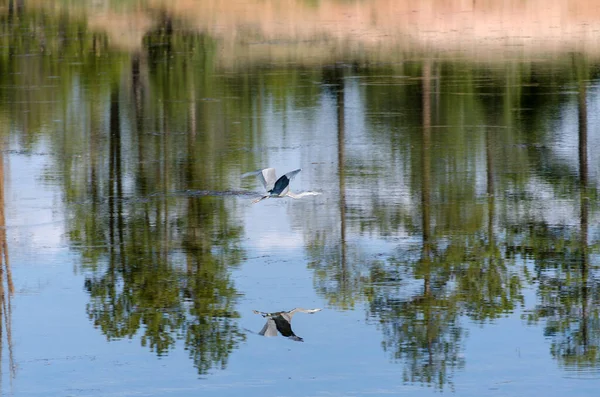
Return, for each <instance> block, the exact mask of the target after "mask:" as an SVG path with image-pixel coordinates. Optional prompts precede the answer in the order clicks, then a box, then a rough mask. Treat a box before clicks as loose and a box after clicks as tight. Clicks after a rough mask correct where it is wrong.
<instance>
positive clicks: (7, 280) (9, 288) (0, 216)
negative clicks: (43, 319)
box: [0, 143, 16, 390]
mask: <svg viewBox="0 0 600 397" xmlns="http://www.w3.org/2000/svg"><path fill="white" fill-rule="evenodd" d="M3 147H4V145H3V144H1V143H0V299H1V300H2V301H1V302H0V371H1V370H2V368H3V367H2V365H1V364H2V359H3V357H4V335H5V334H6V346H7V347H8V369H9V374H10V377H11V378H13V377H14V376H15V372H16V365H15V361H14V356H13V341H12V307H11V298H12V295H13V294H14V285H13V282H12V272H11V269H10V261H9V257H8V243H7V239H6V218H5V214H4V155H3ZM2 373H3V371H2ZM2 378H3V377H2V375H1V374H0V390H1V389H2V388H1V383H2V380H3V379H2Z"/></svg>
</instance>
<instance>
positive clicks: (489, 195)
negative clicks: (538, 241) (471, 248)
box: [485, 127, 495, 247]
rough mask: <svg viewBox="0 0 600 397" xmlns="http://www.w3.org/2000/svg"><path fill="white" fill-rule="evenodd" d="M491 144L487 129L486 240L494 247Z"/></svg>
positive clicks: (487, 129) (492, 159)
mask: <svg viewBox="0 0 600 397" xmlns="http://www.w3.org/2000/svg"><path fill="white" fill-rule="evenodd" d="M492 147H493V142H492V139H491V136H490V129H489V127H488V128H486V130H485V157H486V179H487V202H488V239H489V245H490V247H491V246H493V245H494V204H495V196H494V158H493V151H492Z"/></svg>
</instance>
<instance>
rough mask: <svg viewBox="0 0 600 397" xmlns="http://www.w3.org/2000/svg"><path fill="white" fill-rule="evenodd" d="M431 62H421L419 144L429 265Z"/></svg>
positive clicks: (424, 262) (425, 255) (425, 253)
mask: <svg viewBox="0 0 600 397" xmlns="http://www.w3.org/2000/svg"><path fill="white" fill-rule="evenodd" d="M430 174H431V63H430V61H425V63H424V64H423V142H422V145H421V217H422V218H421V221H422V222H421V224H422V227H423V257H422V265H425V266H427V267H429V262H430V255H431V241H430V240H431V212H430V204H431V197H430V185H431V175H430ZM425 275H426V276H425V280H424V283H425V294H428V293H429V290H430V285H429V284H430V277H429V269H427V271H426V272H425Z"/></svg>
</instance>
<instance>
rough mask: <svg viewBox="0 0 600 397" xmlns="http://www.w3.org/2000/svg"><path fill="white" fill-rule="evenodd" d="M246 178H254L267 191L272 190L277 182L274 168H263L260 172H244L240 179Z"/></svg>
mask: <svg viewBox="0 0 600 397" xmlns="http://www.w3.org/2000/svg"><path fill="white" fill-rule="evenodd" d="M248 176H256V177H257V178H258V180H259V181H260V183H262V185H263V187H264V188H265V189H266V190H267V191H269V190H271V189H273V186H275V181H276V180H277V174H276V173H275V168H263V169H261V170H256V171H251V172H246V173H245V174H243V175H242V178H246V177H248Z"/></svg>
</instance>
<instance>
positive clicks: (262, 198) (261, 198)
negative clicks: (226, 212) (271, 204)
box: [252, 196, 269, 204]
mask: <svg viewBox="0 0 600 397" xmlns="http://www.w3.org/2000/svg"><path fill="white" fill-rule="evenodd" d="M266 198H269V196H262V197H259V198H257V199H256V200H254V201H252V204H256V203H258V202H259V201H262V200H264V199H266Z"/></svg>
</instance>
